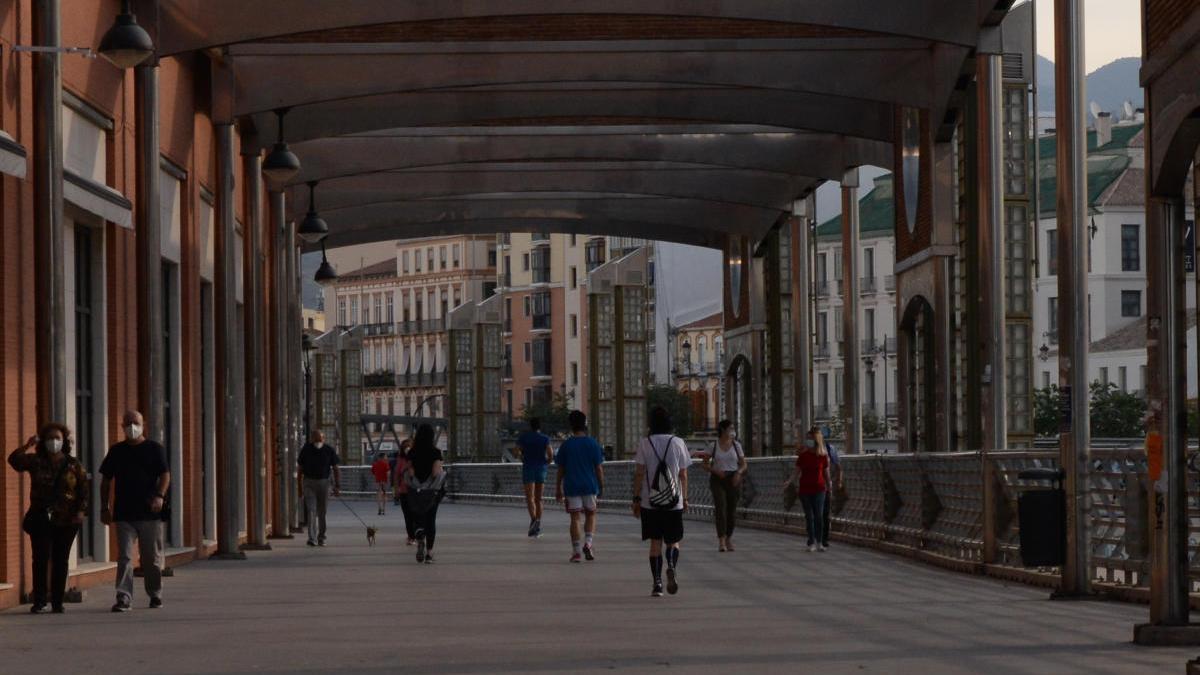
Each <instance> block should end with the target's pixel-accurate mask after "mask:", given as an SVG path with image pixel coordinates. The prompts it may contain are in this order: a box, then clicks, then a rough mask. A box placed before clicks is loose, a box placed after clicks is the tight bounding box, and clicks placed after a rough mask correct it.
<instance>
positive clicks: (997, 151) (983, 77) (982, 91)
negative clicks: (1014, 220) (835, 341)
mask: <svg viewBox="0 0 1200 675" xmlns="http://www.w3.org/2000/svg"><path fill="white" fill-rule="evenodd" d="M1001 61H1002V57H1001V55H1000V54H998V53H996V54H979V55H978V56H977V57H976V60H975V62H976V77H977V78H978V82H979V84H978V86H977V87H976V92H977V94H978V97H979V102H978V106H977V107H976V111H977V114H978V117H977V124H978V125H979V133H978V136H977V138H978V139H979V154H978V155H977V157H978V158H979V171H978V172H977V173H976V178H977V180H978V184H977V191H978V194H979V201H978V205H979V248H980V251H979V261H980V263H981V265H982V266H983V269H982V274H981V275H980V277H981V279H980V281H981V282H982V283H981V284H980V286H981V287H982V288H981V291H982V293H981V295H982V296H983V297H982V298H980V300H981V301H982V302H981V304H982V305H983V307H984V308H985V310H984V312H983V313H982V314H983V318H984V321H985V323H986V324H987V329H986V330H985V331H984V335H985V336H986V339H985V340H983V341H982V344H983V348H984V352H985V353H984V354H983V363H984V379H983V382H984V385H985V386H984V388H983V398H984V405H983V420H984V422H983V426H984V434H983V436H984V446H985V449H987V450H1004V449H1005V448H1007V447H1008V395H1007V391H1006V390H1007V386H1006V385H1007V383H1008V378H1007V377H1006V376H1005V373H1006V370H1007V364H1006V349H1005V342H1006V330H1005V320H1004V319H1005V312H1006V309H1005V306H1006V303H1005V287H1004V276H1005V275H1004V270H1005V264H1004V253H1005V248H1004V247H1005V239H1006V237H1005V233H1004V127H1003V119H1002V115H1003V112H1002V109H1001V102H1002V100H1003V99H1002V96H1003V92H1002V84H1003V77H1002V74H1001ZM931 431H932V430H931Z"/></svg>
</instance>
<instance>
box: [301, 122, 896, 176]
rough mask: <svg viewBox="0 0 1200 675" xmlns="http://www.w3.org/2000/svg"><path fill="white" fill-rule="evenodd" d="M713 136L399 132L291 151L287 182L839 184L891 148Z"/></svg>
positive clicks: (784, 135) (860, 142) (636, 131)
mask: <svg viewBox="0 0 1200 675" xmlns="http://www.w3.org/2000/svg"><path fill="white" fill-rule="evenodd" d="M717 129H720V127H688V126H685V125H675V126H674V127H671V126H664V127H598V126H592V127H576V128H569V129H563V128H556V129H549V130H533V129H518V128H511V127H510V128H500V127H497V128H490V129H488V128H474V129H469V130H464V129H453V130H446V131H445V133H446V134H447V135H429V134H428V133H425V132H433V131H435V130H397V131H395V132H394V134H393V133H391V132H389V133H388V135H381V134H373V135H364V136H345V137H337V138H321V139H314V140H311V141H306V142H302V143H297V144H294V145H293V150H295V152H296V153H297V154H298V155H299V156H300V157H301V160H302V168H301V171H300V174H298V175H297V176H296V178H295V179H294V180H293V183H295V184H303V183H304V182H306V181H310V180H330V179H336V178H342V177H349V176H356V175H362V174H369V173H375V172H381V171H395V170H400V169H413V168H430V167H435V166H445V165H452V164H463V165H466V164H476V163H479V164H484V163H491V162H508V161H562V160H572V161H604V162H641V161H655V162H675V163H683V164H692V165H702V166H707V167H712V168H715V169H741V170H746V171H752V172H771V173H781V174H792V175H799V176H813V177H816V178H822V179H827V180H837V179H839V178H840V177H841V175H842V174H843V173H844V171H845V169H846V167H849V166H859V165H868V164H869V165H877V166H886V165H888V164H889V163H890V162H891V161H892V159H893V150H892V145H891V143H888V142H884V141H872V140H866V139H857V138H848V137H844V136H838V135H835V134H813V133H795V132H786V131H780V130H766V129H765V128H763V129H754V130H749V131H743V130H738V129H732V128H731V131H730V132H727V133H714V130H717ZM559 131H562V132H563V133H558V132H559ZM527 132H528V133H527Z"/></svg>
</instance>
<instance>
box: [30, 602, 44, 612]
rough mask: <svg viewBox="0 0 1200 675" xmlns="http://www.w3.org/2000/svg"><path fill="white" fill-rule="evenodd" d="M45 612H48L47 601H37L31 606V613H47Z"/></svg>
mask: <svg viewBox="0 0 1200 675" xmlns="http://www.w3.org/2000/svg"><path fill="white" fill-rule="evenodd" d="M45 612H46V603H44V602H39V603H36V604H35V605H34V606H33V607H30V608H29V613H30V614H45Z"/></svg>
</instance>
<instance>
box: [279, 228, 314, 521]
mask: <svg viewBox="0 0 1200 675" xmlns="http://www.w3.org/2000/svg"><path fill="white" fill-rule="evenodd" d="M284 245H285V247H286V248H285V249H284V251H285V256H286V257H287V269H286V273H287V314H286V321H287V330H286V332H285V335H286V336H287V338H286V339H287V349H286V351H285V354H287V364H286V368H287V371H288V377H289V380H288V382H289V386H288V398H289V401H290V405H289V406H288V407H289V412H290V417H291V428H290V433H289V435H288V440H289V457H288V466H287V471H288V473H289V474H290V478H289V480H290V481H291V488H290V493H291V498H292V500H293V502H292V503H293V508H292V513H291V516H292V527H293V528H298V527H299V526H300V508H299V506H300V505H299V489H300V485H299V483H298V482H297V480H296V459H297V458H298V457H299V453H300V447H301V446H302V445H303V443H304V442H305V441H306V440H308V439H305V438H304V432H303V430H302V429H303V421H304V416H305V415H306V414H308V407H307V406H308V405H309V395H308V393H307V392H302V388H303V387H304V386H305V385H304V378H303V376H302V373H301V368H302V367H303V363H304V353H303V350H302V349H301V344H302V341H303V332H302V331H301V326H302V323H301V318H300V314H301V313H300V289H301V288H302V286H301V283H300V276H299V274H300V264H299V257H300V250H299V248H298V247H297V246H296V223H295V222H290V223H288V225H287V232H286V234H285V237H284Z"/></svg>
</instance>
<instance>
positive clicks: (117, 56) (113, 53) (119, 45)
mask: <svg viewBox="0 0 1200 675" xmlns="http://www.w3.org/2000/svg"><path fill="white" fill-rule="evenodd" d="M96 51H98V52H100V56H103V57H104V58H105V59H107V60H108V62H109V63H111V64H113V65H114V66H116V67H118V68H121V69H124V68H132V67H134V66H136V65H138V64H139V63H141V62H142V61H145V60H146V59H147V58H148V57H149V56H150V55H151V54H153V53H154V41H153V40H151V39H150V34H149V33H147V32H146V29H145V28H142V27H141V26H139V25H138V22H137V17H135V16H134V15H133V8H132V7H131V6H130V2H129V0H122V2H121V13H120V14H118V15H117V20H116V22H115V23H113V25H112V28H109V29H108V32H106V33H105V34H104V37H103V38H101V39H100V47H99V49H97V50H96Z"/></svg>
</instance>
